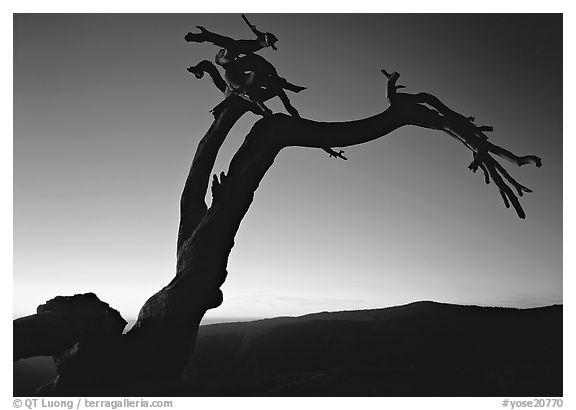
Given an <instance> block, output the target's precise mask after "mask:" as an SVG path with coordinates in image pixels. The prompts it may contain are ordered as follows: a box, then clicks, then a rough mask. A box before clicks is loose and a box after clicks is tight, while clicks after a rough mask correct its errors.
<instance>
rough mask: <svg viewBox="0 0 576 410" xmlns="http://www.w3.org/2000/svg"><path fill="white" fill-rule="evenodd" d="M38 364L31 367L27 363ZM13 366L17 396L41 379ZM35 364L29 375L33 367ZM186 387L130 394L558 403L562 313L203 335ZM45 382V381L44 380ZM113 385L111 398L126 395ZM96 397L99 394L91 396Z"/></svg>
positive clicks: (377, 319)
mask: <svg viewBox="0 0 576 410" xmlns="http://www.w3.org/2000/svg"><path fill="white" fill-rule="evenodd" d="M34 360H36V362H33V361H34ZM34 363H37V359H28V360H27V361H19V362H16V363H15V364H14V393H15V394H16V395H29V394H32V392H33V391H34V390H35V388H36V387H38V386H39V385H40V384H42V383H45V382H47V381H48V376H47V375H49V372H53V370H51V369H49V368H47V366H46V363H45V361H44V362H42V366H43V367H36V368H32V367H33V365H34ZM31 366H32V367H31ZM185 376H186V379H187V382H188V383H187V385H185V386H174V385H167V384H158V385H150V386H131V387H130V388H133V389H134V391H132V390H131V392H132V393H134V392H136V393H137V394H136V395H154V396H161V395H168V396H175V395H182V396H189V395H201V396H210V395H213V396H248V395H256V396H266V395H268V396H562V393H563V392H562V306H561V305H554V306H549V307H544V308H535V309H508V308H489V307H477V306H459V305H448V304H441V303H434V302H417V303H412V304H409V305H405V306H397V307H392V308H386V309H375V310H360V311H348V312H333V313H330V312H323V313H317V314H311V315H306V316H301V317H293V318H291V317H281V318H275V319H266V320H258V321H253V322H238V323H223V324H214V325H206V326H201V327H200V332H199V336H198V340H197V343H196V349H195V353H194V356H193V358H192V359H191V360H190V363H189V365H188V369H187V371H186V372H185ZM42 377H43V378H44V379H45V380H42ZM126 388H128V387H127V386H124V387H121V386H119V389H120V390H119V391H118V392H115V393H116V394H115V395H123V394H128V393H127V391H124V390H125V389H126ZM94 395H98V392H94Z"/></svg>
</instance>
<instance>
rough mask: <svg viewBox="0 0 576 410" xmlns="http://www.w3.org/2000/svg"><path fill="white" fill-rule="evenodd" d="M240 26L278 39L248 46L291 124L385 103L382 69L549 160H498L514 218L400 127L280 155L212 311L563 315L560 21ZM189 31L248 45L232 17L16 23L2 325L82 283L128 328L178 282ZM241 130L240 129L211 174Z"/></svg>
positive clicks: (471, 18) (204, 50) (198, 100)
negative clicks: (528, 310)
mask: <svg viewBox="0 0 576 410" xmlns="http://www.w3.org/2000/svg"><path fill="white" fill-rule="evenodd" d="M249 17H250V18H251V20H252V22H253V23H254V24H256V25H257V26H258V28H260V29H261V30H264V31H271V32H273V33H274V34H276V36H277V37H278V38H279V42H278V44H277V45H278V51H276V52H274V51H273V50H271V49H266V50H263V51H262V52H261V53H260V54H261V55H263V56H264V57H265V58H267V59H269V60H270V61H271V62H272V63H273V64H274V65H275V66H276V67H277V69H278V72H279V73H280V75H282V76H284V77H286V78H287V79H289V80H290V81H291V82H293V83H295V84H298V85H303V86H307V87H308V89H307V90H305V91H304V92H302V93H300V94H291V95H290V96H291V100H292V102H293V104H294V106H295V107H297V108H298V110H299V111H300V113H301V115H302V116H303V117H306V118H311V119H316V120H321V121H343V120H351V119H357V118H362V117H366V116H369V115H373V114H375V113H378V112H381V111H382V110H384V109H385V108H386V106H387V103H386V97H385V85H386V83H385V78H384V77H383V76H382V74H380V72H379V69H380V68H382V67H385V68H387V69H388V70H396V71H399V72H400V73H401V79H400V83H401V84H404V85H406V86H408V89H407V91H408V92H418V91H427V92H430V93H433V94H435V95H436V96H438V97H439V98H441V99H442V100H443V101H444V102H445V103H447V104H448V105H449V106H451V107H452V108H454V109H456V110H457V111H459V112H461V113H463V114H466V115H470V116H475V117H476V118H477V123H479V124H488V125H493V126H494V127H495V132H494V133H492V134H490V138H491V140H493V141H494V142H495V143H497V144H499V145H502V146H504V147H506V148H509V149H511V150H513V151H514V152H516V153H518V154H537V155H539V156H541V157H542V158H543V164H544V165H543V167H542V168H540V169H537V168H535V167H530V166H528V167H523V168H517V167H515V166H512V164H509V163H506V162H505V161H504V162H502V163H503V165H504V166H506V167H507V168H508V169H509V170H510V172H511V173H512V175H513V176H515V177H517V179H518V180H519V181H520V182H521V183H523V184H525V185H527V186H528V187H530V188H532V189H533V190H534V193H532V194H529V195H527V196H525V197H524V198H522V199H521V202H522V204H523V206H524V209H525V211H526V213H527V219H526V220H520V219H518V217H517V216H516V214H515V212H514V211H513V210H512V209H506V208H505V207H504V204H503V203H502V199H501V198H500V195H499V194H498V192H497V190H496V189H495V187H494V185H493V184H490V185H485V184H484V182H483V177H482V176H481V175H480V173H478V174H476V175H475V174H472V173H471V172H470V171H469V170H468V169H467V166H468V164H469V163H470V161H471V154H470V153H469V152H468V151H467V150H466V149H465V148H464V146H462V145H461V144H459V143H457V142H456V141H454V140H451V139H450V138H449V137H448V136H446V135H445V134H442V133H439V132H433V131H429V130H424V129H418V128H414V127H411V128H406V129H401V130H398V131H397V132H395V133H393V134H391V135H389V136H388V137H386V138H382V139H380V140H377V141H374V142H371V143H369V144H365V145H361V146H357V147H350V148H348V149H346V154H347V156H348V158H349V160H348V161H339V160H335V159H329V158H328V156H327V155H326V154H325V153H324V152H323V151H322V150H320V149H314V150H313V149H304V148H290V149H286V150H284V151H283V152H282V153H281V154H280V155H279V157H278V158H277V160H276V162H275V164H274V166H273V167H272V168H271V169H270V171H269V172H268V174H267V175H266V177H265V178H264V180H263V182H262V184H261V185H260V188H259V189H258V191H257V192H256V196H255V200H254V203H253V205H252V207H251V209H250V210H249V212H248V214H247V216H246V217H245V219H244V220H243V222H242V225H241V227H240V231H239V232H238V235H237V237H236V246H235V247H234V249H233V251H232V254H231V257H230V261H229V265H228V271H229V275H228V278H227V281H226V283H225V284H224V286H223V288H222V290H223V292H224V303H223V304H222V306H220V307H219V308H217V309H215V310H212V311H210V312H209V313H208V315H207V317H209V318H216V317H235V318H253V317H273V316H279V315H299V314H304V313H310V312H316V311H322V310H332V311H334V310H349V309H363V308H379V307H386V306H391V305H398V304H403V303H408V302H412V301H416V300H435V301H440V302H452V303H460V304H479V305H499V306H518V307H529V306H541V305H548V304H552V303H561V302H562V17H561V15H500V16H491V15H455V14H451V15H393V14H392V15H390V14H371V15H361V14H358V15H338V14H326V15H321V14H320V15H318V14H316V15H299V14H285V15H278V14H277V15H264V14H259V15H256V14H252V15H249ZM196 25H203V26H205V27H207V28H208V29H210V30H212V31H216V32H219V33H221V34H226V35H229V36H232V37H235V38H250V36H251V33H250V31H249V29H248V27H247V26H246V25H245V24H244V22H243V21H242V19H241V18H240V16H239V15H226V14H220V15H206V14H197V15H184V14H181V15H172V14H161V15H144V14H140V15H129V14H122V15H104V14H86V15H74V14H66V15H58V14H50V15H28V14H17V15H15V17H14V315H15V316H21V315H25V314H30V313H33V312H34V311H35V308H36V306H37V305H39V304H41V303H43V302H44V301H46V300H48V299H50V298H52V297H54V296H56V295H65V294H74V293H82V292H88V291H92V292H95V293H96V294H97V295H98V296H99V297H100V298H101V299H103V300H104V301H106V302H108V303H110V304H111V305H112V306H113V307H115V308H117V309H119V310H120V311H121V313H122V314H123V316H124V317H126V318H133V317H135V316H136V315H137V313H138V310H139V308H140V306H141V305H142V304H143V303H144V301H145V300H146V299H147V298H148V297H149V296H150V295H151V294H153V293H154V292H156V291H157V290H158V289H160V288H161V287H163V286H164V285H166V284H167V283H168V282H169V281H170V280H171V278H172V277H173V275H174V272H175V263H176V257H175V253H176V249H175V248H176V234H177V228H178V205H179V196H180V192H181V189H182V187H183V184H184V180H185V178H186V174H187V172H188V168H189V165H190V162H191V159H192V156H193V154H194V150H195V148H196V144H197V143H198V141H199V139H200V138H201V137H202V135H203V134H204V133H205V131H206V130H207V129H208V127H209V126H210V124H211V121H212V116H211V114H210V113H209V110H210V109H211V108H212V107H214V106H215V105H216V104H217V103H218V102H219V101H220V100H221V96H220V94H219V92H218V91H217V90H216V88H215V87H214V86H213V85H212V83H211V82H210V81H209V80H207V79H203V80H196V79H195V78H194V76H192V75H190V74H189V73H187V72H186V67H188V66H190V65H193V64H196V63H197V62H199V61H200V60H202V59H209V60H212V59H213V57H214V55H215V54H216V52H217V48H215V47H214V46H212V45H210V44H192V43H186V42H185V41H184V35H185V34H186V33H187V32H188V31H193V30H194V27H195V26H196ZM269 105H270V107H271V108H272V109H273V110H275V111H281V110H282V107H281V105H280V104H279V103H278V102H274V103H271V104H269ZM256 119H257V117H255V116H254V115H252V114H249V115H246V116H245V117H244V118H242V120H241V121H240V122H239V123H238V124H236V126H235V127H234V128H233V130H232V132H231V133H230V135H229V136H228V139H227V141H226V143H225V145H224V146H223V148H222V150H221V151H220V154H219V156H218V160H217V163H216V167H215V169H214V172H220V171H222V170H227V164H228V162H229V160H230V158H231V157H232V155H233V153H234V152H235V150H236V149H237V148H238V147H239V146H240V144H241V143H242V141H243V138H244V136H245V135H246V133H247V131H248V130H249V129H250V126H251V125H252V124H253V123H254V122H255V120H256Z"/></svg>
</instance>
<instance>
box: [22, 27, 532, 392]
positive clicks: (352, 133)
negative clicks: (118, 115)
mask: <svg viewBox="0 0 576 410" xmlns="http://www.w3.org/2000/svg"><path fill="white" fill-rule="evenodd" d="M253 31H254V32H255V33H256V32H257V30H256V29H255V28H253ZM258 33H260V32H258ZM257 35H258V34H257ZM263 38H264V39H266V38H268V40H266V41H264V40H263ZM271 38H272V37H270V36H268V37H266V36H262V35H258V38H257V39H256V40H240V41H237V40H232V39H230V38H228V37H224V36H220V35H218V34H215V33H211V32H209V31H207V30H206V29H204V28H201V32H200V33H199V34H191V33H189V34H188V35H187V36H186V40H187V41H192V42H201V41H209V42H212V43H214V44H216V45H218V46H220V47H224V48H225V49H226V50H228V51H229V52H231V53H232V55H233V58H232V61H231V62H230V64H234V62H235V61H236V62H237V63H238V64H244V63H245V62H243V60H242V59H243V58H252V57H250V56H251V55H253V53H254V52H255V51H258V50H260V49H261V48H263V47H266V46H267V45H270V46H272V45H273V43H274V42H275V41H274V42H270V39H271ZM274 39H275V37H274ZM267 41H268V42H267ZM254 60H255V61H258V62H260V63H261V60H260V59H259V58H255V59H254ZM264 61H265V60H264ZM260 63H254V62H252V63H250V62H248V63H247V65H245V66H243V68H246V70H245V71H248V72H251V74H250V75H252V77H256V78H257V77H259V76H260V78H261V79H260V80H259V81H257V82H256V83H255V84H256V85H254V87H256V88H257V90H254V89H251V88H250V87H251V86H252V83H248V84H244V85H243V86H240V87H238V88H234V87H233V86H231V82H233V81H232V80H231V79H229V78H228V79H224V78H222V76H221V75H220V73H219V72H218V69H217V67H216V66H214V65H213V64H212V63H210V62H208V61H202V62H200V63H199V64H198V65H196V66H193V67H190V68H189V69H188V70H189V71H190V72H191V73H193V74H194V75H195V76H196V77H197V78H202V77H203V74H204V73H207V74H208V75H209V76H210V77H211V78H212V80H213V81H214V84H215V85H216V87H217V88H218V90H219V91H221V92H222V93H224V95H225V101H226V103H225V104H221V106H219V107H218V109H217V110H215V111H214V120H213V123H212V125H211V126H210V128H209V129H208V131H207V132H206V134H205V135H204V136H203V138H202V139H201V140H200V142H199V143H198V147H197V150H196V153H195V156H194V158H193V160H192V165H191V167H190V171H189V173H188V176H187V178H186V182H185V184H184V189H183V192H182V197H181V202H180V226H179V232H178V240H177V264H176V274H175V277H174V278H173V279H172V281H171V282H170V283H169V284H168V285H166V286H165V287H164V288H163V289H161V290H160V291H158V292H157V293H156V294H154V295H152V296H151V297H150V298H149V299H148V300H147V301H146V302H145V304H144V305H143V306H142V308H141V310H140V313H139V315H138V320H137V323H136V324H135V326H134V327H133V328H132V329H131V330H130V331H129V332H128V333H127V334H124V335H122V329H123V328H124V326H125V321H124V320H123V319H122V317H121V316H120V315H119V314H118V312H116V311H115V310H113V309H111V308H110V307H109V306H108V305H107V304H105V303H103V302H101V301H99V300H98V298H97V297H96V296H95V295H94V294H85V295H76V296H73V297H58V298H56V299H53V300H52V301H49V302H47V303H46V304H45V305H42V306H40V307H39V308H38V313H37V314H36V315H31V316H28V317H25V318H20V319H16V320H15V321H14V346H15V348H14V359H15V360H17V359H19V358H23V357H30V356H35V355H46V354H50V355H53V356H54V358H55V363H56V366H57V376H56V378H55V379H54V380H53V381H52V382H51V383H50V384H49V385H47V386H45V387H44V388H43V390H42V391H41V392H40V393H41V394H57V395H100V394H102V395H117V394H134V395H136V394H144V395H155V394H168V395H174V394H177V393H175V391H174V390H173V389H174V386H177V385H178V383H179V382H180V379H181V374H182V371H183V369H184V367H185V365H186V360H187V358H188V357H189V356H190V354H191V352H192V351H193V349H194V343H195V339H196V334H197V330H198V326H199V324H200V321H201V319H202V317H203V316H204V314H205V313H206V311H207V310H209V309H212V308H215V307H217V306H219V305H220V304H221V303H222V301H223V295H222V292H221V290H220V287H221V285H222V284H223V283H224V281H225V279H226V276H227V274H228V272H227V262H228V257H229V254H230V252H231V250H232V247H233V246H234V238H235V235H236V233H237V231H238V228H239V226H240V222H241V221H242V219H243V217H244V216H245V214H246V212H247V211H248V209H249V207H250V205H251V203H252V201H253V199H254V193H255V191H256V189H257V188H258V186H259V184H260V182H261V180H262V178H263V177H264V175H265V174H266V172H267V170H268V169H269V168H270V167H271V166H272V165H273V163H274V160H275V158H276V156H277V155H278V154H279V153H280V151H281V150H282V149H283V148H286V147H306V148H321V149H325V150H328V152H331V153H332V154H333V155H335V156H339V157H342V151H340V152H336V151H333V148H334V147H347V146H352V145H357V144H364V143H367V142H370V141H373V140H375V139H378V138H381V137H383V136H385V135H388V134H390V133H392V132H393V131H395V130H397V129H399V128H401V127H406V126H416V127H422V128H428V129H433V130H438V131H442V132H444V133H446V134H448V135H449V136H450V137H453V138H455V139H456V140H458V141H460V142H461V143H463V144H464V145H465V146H466V147H467V148H468V149H469V150H470V151H471V152H472V156H473V159H472V162H471V163H470V165H469V169H470V170H472V171H473V172H476V171H477V170H478V169H480V170H481V171H482V173H483V175H484V179H485V182H486V183H490V182H493V183H494V185H495V186H496V188H497V189H498V191H499V192H500V194H501V195H502V198H503V200H504V204H505V206H506V207H510V205H512V207H513V208H514V209H515V211H516V213H517V215H518V216H519V217H520V218H525V213H524V210H523V209H522V206H521V204H520V202H519V199H518V197H519V196H522V195H523V193H525V192H531V191H530V189H528V188H527V187H525V186H523V185H521V184H520V183H518V182H517V181H516V180H515V179H514V178H513V177H512V176H511V175H510V174H509V173H508V172H507V171H506V170H505V169H504V167H503V166H502V165H501V164H500V163H499V162H498V160H497V159H496V158H495V157H501V158H504V159H506V160H508V161H510V162H512V163H513V164H516V165H518V166H522V165H525V164H530V163H532V164H535V165H536V166H538V167H540V166H541V164H542V162H541V159H540V158H539V157H537V156H534V155H527V156H517V155H516V154H514V153H512V152H510V151H508V150H506V149H504V148H502V147H500V146H498V145H496V144H494V143H492V142H490V141H489V140H488V137H487V135H486V133H487V132H490V131H492V127H490V126H482V125H476V124H475V123H474V118H472V117H469V116H466V115H462V114H459V113H458V112H456V111H454V110H452V109H450V108H449V107H448V106H447V105H446V104H444V103H443V102H442V101H440V100H439V99H438V98H437V97H435V96H434V95H432V94H428V93H425V92H420V93H416V94H410V93H405V92H399V90H400V89H401V88H404V87H403V86H401V85H398V79H399V77H400V74H399V73H397V72H391V73H389V72H387V71H385V70H382V73H383V77H382V78H383V79H386V82H387V88H386V90H387V92H386V94H387V99H388V107H387V108H386V109H384V110H383V111H382V112H381V113H379V114H377V115H374V116H371V117H368V118H364V119H359V120H354V121H346V122H319V121H314V120H311V119H305V118H301V117H300V116H299V115H286V114H281V113H276V114H271V115H269V113H268V112H265V110H263V109H262V106H261V103H263V102H264V101H266V100H268V99H270V98H273V97H275V96H280V98H283V96H282V95H281V93H282V92H283V91H282V90H283V89H284V88H286V87H285V83H283V82H282V81H281V80H278V78H279V77H274V76H272V75H270V72H269V71H270V67H269V66H268V64H270V63H268V62H266V64H264V63H262V64H260ZM272 68H273V67H272ZM274 73H275V69H274ZM272 77H273V78H272ZM262 78H264V80H262ZM271 78H272V80H271ZM278 81H280V83H278ZM284 81H285V80H284ZM274 82H275V83H274ZM244 94H246V95H244ZM285 105H286V103H285ZM288 111H289V112H290V109H288ZM247 112H253V113H256V114H258V115H262V116H263V118H261V119H259V120H258V121H256V123H255V124H254V125H253V126H252V128H251V130H250V132H249V133H248V135H247V136H246V138H245V140H244V142H243V144H242V146H241V147H240V148H239V149H238V151H237V152H236V154H235V155H234V156H233V158H232V160H231V162H230V164H229V168H228V172H227V173H224V172H222V173H221V174H220V176H216V175H214V176H213V178H212V184H211V192H212V203H211V205H210V207H208V205H207V204H206V201H205V196H206V193H207V190H208V186H209V184H210V180H211V173H212V169H213V167H214V162H215V159H216V155H217V153H218V151H219V149H220V147H221V146H222V143H223V142H224V140H225V138H226V136H227V135H228V132H229V131H230V129H231V128H232V126H233V125H234V124H235V123H236V122H237V121H238V119H239V118H240V117H242V116H243V115H244V114H246V113H247ZM291 114H293V113H291Z"/></svg>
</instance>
